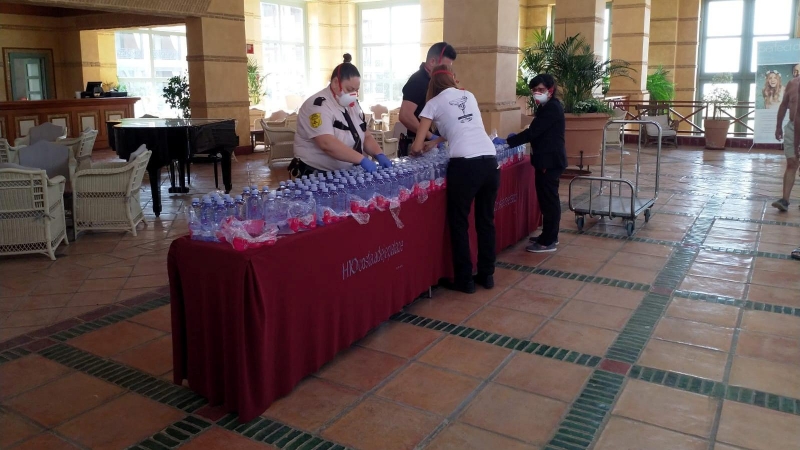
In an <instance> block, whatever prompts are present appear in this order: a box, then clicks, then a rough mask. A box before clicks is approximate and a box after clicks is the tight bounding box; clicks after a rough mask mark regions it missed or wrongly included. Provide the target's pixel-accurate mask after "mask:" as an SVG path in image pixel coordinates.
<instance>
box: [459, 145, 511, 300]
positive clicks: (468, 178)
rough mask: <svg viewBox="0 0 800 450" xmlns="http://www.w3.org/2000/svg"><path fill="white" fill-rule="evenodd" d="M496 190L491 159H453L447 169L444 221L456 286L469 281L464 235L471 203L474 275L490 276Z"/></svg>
mask: <svg viewBox="0 0 800 450" xmlns="http://www.w3.org/2000/svg"><path fill="white" fill-rule="evenodd" d="M499 187H500V170H499V169H498V168H497V159H496V158H495V157H493V156H492V157H481V156H479V157H477V158H469V159H465V158H453V159H451V160H450V164H449V165H448V166H447V220H448V221H449V223H450V243H451V247H452V250H453V269H454V272H455V283H456V284H465V283H467V282H469V281H470V280H471V279H472V258H471V256H470V249H469V233H468V232H469V210H470V207H471V206H472V202H473V200H474V201H475V229H476V231H477V234H478V274H479V275H492V274H494V263H495V259H496V255H495V250H496V249H495V229H494V204H495V200H497V189H498V188H499Z"/></svg>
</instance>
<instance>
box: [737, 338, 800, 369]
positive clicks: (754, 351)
mask: <svg viewBox="0 0 800 450" xmlns="http://www.w3.org/2000/svg"><path fill="white" fill-rule="evenodd" d="M736 354H737V355H741V356H746V357H748V358H758V359H767V360H770V361H774V362H785V363H789V364H800V340H798V339H791V338H788V337H783V336H775V335H771V334H762V333H754V332H751V331H745V330H742V331H741V332H740V333H739V341H738V343H737V344H736ZM798 370H800V369H798Z"/></svg>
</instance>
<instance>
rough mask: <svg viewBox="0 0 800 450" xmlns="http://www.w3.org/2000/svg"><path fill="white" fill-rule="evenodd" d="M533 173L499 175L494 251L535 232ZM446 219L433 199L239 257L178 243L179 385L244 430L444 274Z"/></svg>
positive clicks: (174, 253) (174, 265)
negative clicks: (396, 215) (231, 415)
mask: <svg viewBox="0 0 800 450" xmlns="http://www.w3.org/2000/svg"><path fill="white" fill-rule="evenodd" d="M533 173H534V172H533V170H532V167H531V166H530V164H529V162H528V161H527V160H526V161H523V162H521V163H518V164H516V165H514V166H511V167H508V168H506V169H504V170H503V173H502V175H501V188H500V195H498V203H497V217H496V225H497V230H498V233H497V241H498V249H502V248H505V247H508V246H509V245H511V244H513V243H515V242H517V241H519V239H521V238H523V237H525V236H527V234H529V233H530V232H531V231H533V230H534V229H536V227H537V226H538V225H539V222H540V213H539V209H538V205H537V203H536V196H535V194H533ZM444 211H445V195H444V192H436V193H433V194H432V195H430V197H429V199H428V201H427V202H425V203H423V204H419V203H417V202H416V201H415V200H412V201H409V202H406V203H404V204H403V205H402V210H401V212H400V218H401V219H402V221H403V223H404V225H405V226H404V228H402V229H398V228H397V226H396V225H395V221H394V219H393V218H392V216H391V215H390V214H389V213H388V212H384V213H373V214H371V218H370V222H369V224H367V225H359V224H357V223H356V222H355V221H354V220H347V221H345V222H342V223H339V224H336V225H333V226H329V227H326V228H323V229H319V230H316V231H313V232H309V233H301V234H298V235H294V236H291V237H287V238H285V239H282V240H280V241H279V242H278V243H277V244H276V245H274V246H272V247H268V248H262V249H256V250H248V251H244V252H238V251H235V250H233V248H231V247H230V246H229V245H227V244H213V243H206V242H197V241H192V240H190V239H189V238H188V237H183V238H180V239H177V240H175V241H174V242H173V243H172V246H171V247H170V251H169V257H168V271H169V278H170V291H171V300H172V301H171V305H172V340H173V351H174V354H173V362H174V381H175V383H181V382H182V380H184V379H187V380H188V381H189V386H190V388H191V389H193V390H195V391H196V392H198V393H199V394H201V395H203V396H205V397H206V398H207V399H208V400H209V402H210V403H211V404H212V405H223V406H224V408H225V409H226V410H228V411H236V412H238V413H239V416H240V420H242V421H249V420H251V419H252V418H254V417H256V416H257V415H259V414H260V413H262V412H263V411H264V410H266V409H267V408H268V407H269V405H270V404H271V403H272V402H273V401H275V400H276V399H278V398H280V397H282V396H284V395H286V394H288V393H289V392H291V390H292V389H293V388H294V386H295V385H296V384H297V383H299V382H300V381H301V380H302V379H303V378H305V377H306V376H308V375H309V374H312V373H314V372H315V371H317V370H318V369H319V368H320V367H322V365H323V364H325V363H326V362H328V361H330V360H332V359H333V358H334V357H335V355H336V354H337V353H338V352H339V351H341V350H343V349H345V348H347V347H349V346H350V345H351V344H352V343H353V342H355V341H357V340H358V339H361V338H362V337H364V336H365V335H366V334H367V333H368V332H369V331H370V330H371V329H373V328H374V327H376V326H377V325H379V324H380V323H382V322H384V321H385V320H387V319H388V318H389V317H390V316H391V315H392V314H394V313H396V312H398V311H399V310H400V309H401V308H402V307H403V306H405V305H406V304H408V303H410V302H411V301H413V300H414V299H415V298H416V297H418V296H419V294H420V293H422V292H424V291H426V290H427V289H428V287H429V286H431V285H434V284H436V283H437V282H438V280H439V279H440V278H441V277H443V276H445V275H446V274H448V273H449V272H450V271H451V261H450V254H449V242H448V241H449V240H448V239H446V236H447V234H446V232H447V223H446V220H445V213H444ZM473 228H474V227H473ZM473 247H474V243H473Z"/></svg>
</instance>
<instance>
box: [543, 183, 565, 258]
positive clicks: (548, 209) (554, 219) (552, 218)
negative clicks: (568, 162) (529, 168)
mask: <svg viewBox="0 0 800 450" xmlns="http://www.w3.org/2000/svg"><path fill="white" fill-rule="evenodd" d="M562 173H564V169H547V170H541V169H536V197H537V198H538V199H539V208H540V209H541V210H542V234H541V235H540V237H539V241H538V242H539V244H541V245H545V246H547V245H550V244H552V243H554V242H556V241H557V240H558V229H559V227H560V226H561V199H560V198H559V197H558V182H559V179H560V178H561V174H562Z"/></svg>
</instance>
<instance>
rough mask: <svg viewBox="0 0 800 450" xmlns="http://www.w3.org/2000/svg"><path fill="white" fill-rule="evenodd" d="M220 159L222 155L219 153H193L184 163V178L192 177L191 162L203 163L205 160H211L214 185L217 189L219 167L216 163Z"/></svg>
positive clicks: (189, 178)
mask: <svg viewBox="0 0 800 450" xmlns="http://www.w3.org/2000/svg"><path fill="white" fill-rule="evenodd" d="M221 161H222V155H220V154H219V153H216V154H213V155H211V154H202V155H194V156H192V157H191V158H190V159H189V164H187V165H186V180H187V181H189V182H190V181H191V177H192V169H191V167H192V163H205V162H213V163H214V187H215V188H216V189H219V169H218V168H217V165H218V164H219V163H220V162H221Z"/></svg>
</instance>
